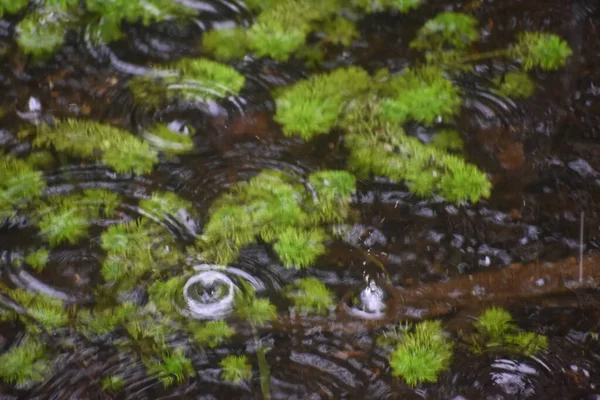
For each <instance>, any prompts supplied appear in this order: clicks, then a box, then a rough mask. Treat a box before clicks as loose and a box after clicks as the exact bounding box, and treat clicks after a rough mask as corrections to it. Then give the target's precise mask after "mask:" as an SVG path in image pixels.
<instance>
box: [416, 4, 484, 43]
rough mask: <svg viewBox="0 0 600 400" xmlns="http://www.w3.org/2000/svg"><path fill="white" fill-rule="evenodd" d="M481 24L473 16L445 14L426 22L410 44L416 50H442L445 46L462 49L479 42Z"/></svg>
mask: <svg viewBox="0 0 600 400" xmlns="http://www.w3.org/2000/svg"><path fill="white" fill-rule="evenodd" d="M478 25H479V22H478V21H477V19H475V18H474V17H472V16H471V15H467V14H462V13H455V12H443V13H440V14H438V15H436V16H435V17H434V18H432V19H430V20H429V21H427V22H425V25H423V27H421V29H419V31H418V32H417V37H416V38H415V39H413V41H412V42H410V47H413V48H416V49H428V50H433V49H441V48H443V47H445V46H451V47H454V48H458V49H462V48H465V47H467V46H468V45H470V44H471V43H473V42H476V41H478V40H479V28H478Z"/></svg>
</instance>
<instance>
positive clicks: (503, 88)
mask: <svg viewBox="0 0 600 400" xmlns="http://www.w3.org/2000/svg"><path fill="white" fill-rule="evenodd" d="M494 85H495V86H496V88H497V90H498V92H499V93H500V94H501V95H503V96H506V97H513V98H525V97H529V96H531V95H532V94H533V92H535V83H534V82H533V81H532V80H531V78H530V77H529V75H527V73H525V72H522V71H511V72H507V73H506V74H505V75H503V76H502V77H496V78H495V79H494Z"/></svg>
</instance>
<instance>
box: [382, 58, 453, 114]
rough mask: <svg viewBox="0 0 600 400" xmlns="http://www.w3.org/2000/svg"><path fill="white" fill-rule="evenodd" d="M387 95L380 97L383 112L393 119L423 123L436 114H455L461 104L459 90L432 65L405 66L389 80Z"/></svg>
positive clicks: (441, 71)
mask: <svg viewBox="0 0 600 400" xmlns="http://www.w3.org/2000/svg"><path fill="white" fill-rule="evenodd" d="M386 91H387V93H386V94H388V98H386V99H385V100H383V113H384V115H385V116H386V117H387V118H388V119H389V120H390V121H394V122H399V123H402V122H406V121H409V120H412V121H417V122H421V123H422V124H424V125H431V124H433V123H434V122H435V121H436V120H437V119H438V118H444V119H447V118H451V117H453V116H455V115H457V114H458V112H459V111H460V106H461V104H462V98H461V95H460V90H459V89H458V88H457V87H456V86H454V84H453V83H452V81H450V80H449V79H447V78H446V77H445V76H444V71H443V70H441V69H439V68H434V67H423V68H418V69H405V70H404V71H402V73H401V74H400V75H398V76H397V77H394V78H392V79H391V80H390V81H389V86H388V89H386Z"/></svg>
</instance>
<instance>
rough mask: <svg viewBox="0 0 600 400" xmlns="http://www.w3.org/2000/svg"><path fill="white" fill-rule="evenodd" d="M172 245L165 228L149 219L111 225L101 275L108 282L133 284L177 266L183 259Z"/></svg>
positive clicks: (105, 235)
mask: <svg viewBox="0 0 600 400" xmlns="http://www.w3.org/2000/svg"><path fill="white" fill-rule="evenodd" d="M173 242H174V239H173V237H172V236H171V235H170V234H169V232H168V231H167V230H166V229H165V228H163V227H162V226H160V225H158V224H155V223H152V222H150V221H148V220H146V219H139V220H137V221H131V222H126V223H121V224H116V225H111V226H110V227H109V228H108V229H107V230H106V231H104V232H103V233H102V248H103V249H104V250H105V251H106V258H105V259H104V263H103V265H102V275H103V276H104V279H106V280H107V281H116V282H119V283H120V284H133V283H135V282H136V280H137V279H138V278H140V277H141V276H142V275H144V274H146V273H150V272H157V271H160V270H161V268H166V267H168V266H171V265H174V264H176V263H177V262H178V261H179V260H180V259H181V257H182V256H181V254H180V253H179V251H178V250H177V248H176V246H174V243H173Z"/></svg>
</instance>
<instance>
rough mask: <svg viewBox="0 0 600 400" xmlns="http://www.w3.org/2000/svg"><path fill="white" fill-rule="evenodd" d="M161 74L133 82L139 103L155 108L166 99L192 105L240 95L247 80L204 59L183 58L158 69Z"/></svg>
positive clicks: (223, 66)
mask: <svg viewBox="0 0 600 400" xmlns="http://www.w3.org/2000/svg"><path fill="white" fill-rule="evenodd" d="M161 72H162V73H161ZM169 72H172V73H169ZM157 73H158V74H157V76H140V77H136V78H133V79H132V80H131V81H130V83H129V84H130V87H131V89H132V93H133V95H134V97H135V99H136V101H138V102H140V103H147V104H149V105H154V106H155V105H157V104H160V103H161V102H162V101H163V99H162V98H164V97H166V98H167V99H171V100H172V99H175V98H178V97H179V98H183V99H185V100H187V101H192V102H196V101H200V102H201V101H206V100H210V99H219V98H224V97H226V96H229V95H236V94H238V93H239V92H240V91H241V90H242V88H243V87H244V84H245V81H246V78H245V77H244V76H243V75H241V74H240V73H239V72H237V71H236V70H235V69H234V68H232V67H229V66H227V65H224V64H220V63H217V62H215V61H211V60H207V59H202V58H183V59H181V60H179V61H176V62H174V63H172V64H169V65H165V66H162V67H160V68H157Z"/></svg>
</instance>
